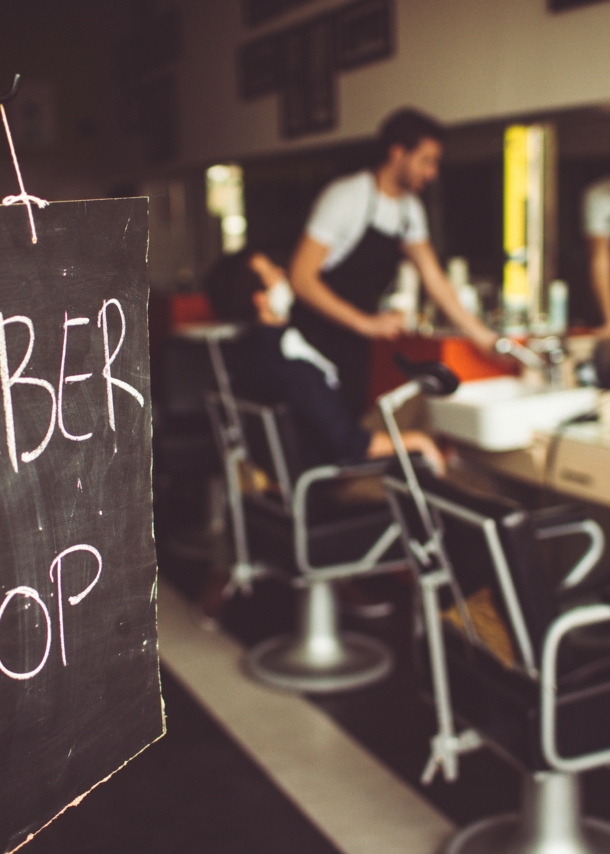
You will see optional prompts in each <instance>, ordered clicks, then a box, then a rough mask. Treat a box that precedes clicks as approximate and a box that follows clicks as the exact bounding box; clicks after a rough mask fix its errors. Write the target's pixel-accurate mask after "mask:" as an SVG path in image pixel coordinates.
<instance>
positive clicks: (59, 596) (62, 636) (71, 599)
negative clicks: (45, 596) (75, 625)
mask: <svg viewBox="0 0 610 854" xmlns="http://www.w3.org/2000/svg"><path fill="white" fill-rule="evenodd" d="M72 552H90V553H91V554H92V555H95V557H96V558H97V574H96V576H95V578H94V579H93V581H92V582H91V584H89V586H88V587H85V589H84V590H83V591H82V593H79V594H78V595H77V596H68V602H69V603H70V605H78V603H79V602H82V600H83V599H84V598H85V596H87V595H88V594H89V593H90V592H91V591H92V590H93V588H94V587H95V585H96V584H97V582H98V581H99V578H100V575H101V574H102V556H101V554H100V553H99V552H98V550H97V549H96V548H94V547H93V546H88V545H86V544H83V545H79V546H70V547H69V548H67V549H64V550H63V552H60V553H59V554H58V555H57V557H56V558H55V560H54V561H53V563H52V564H51V566H50V568H49V575H50V577H51V581H55V579H54V578H53V570H54V569H55V567H57V609H58V611H59V642H60V645H61V660H62V661H63V663H64V667H66V666H67V664H68V661H67V659H66V638H65V632H64V603H63V593H62V584H61V582H62V577H61V573H62V569H63V565H62V561H63V559H64V558H65V556H66V555H69V554H72Z"/></svg>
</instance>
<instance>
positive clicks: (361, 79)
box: [178, 0, 610, 163]
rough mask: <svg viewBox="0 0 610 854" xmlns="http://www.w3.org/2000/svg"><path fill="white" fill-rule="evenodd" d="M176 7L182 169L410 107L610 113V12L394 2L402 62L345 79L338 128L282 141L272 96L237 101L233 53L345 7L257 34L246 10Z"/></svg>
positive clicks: (283, 146) (454, 116)
mask: <svg viewBox="0 0 610 854" xmlns="http://www.w3.org/2000/svg"><path fill="white" fill-rule="evenodd" d="M178 2H179V5H180V6H181V8H182V12H183V21H184V32H185V50H184V57H183V59H182V61H181V62H180V64H179V66H178V72H179V76H180V88H181V102H182V128H181V135H182V156H181V160H182V162H183V163H197V162H202V161H203V162H209V161H212V160H214V159H222V158H227V157H231V156H235V157H237V156H244V155H252V154H256V153H263V152H272V151H279V150H288V149H291V148H295V147H302V146H310V145H318V144H327V143H329V142H333V141H338V140H343V139H349V138H356V137H360V136H365V135H368V134H371V133H373V132H374V130H375V128H376V127H377V125H378V123H379V121H380V119H382V118H383V116H385V115H386V114H387V113H389V112H390V111H391V110H393V109H395V108H397V107H400V106H403V105H406V104H409V105H412V106H416V107H419V108H422V109H425V110H427V111H429V112H430V113H432V114H435V115H436V116H437V117H439V118H440V119H442V120H444V121H446V122H449V123H457V122H464V121H471V120H476V119H484V118H491V117H501V116H504V115H510V114H515V113H523V112H529V111H538V110H546V109H554V108H558V107H568V106H579V105H588V104H596V103H600V102H608V103H610V50H609V49H608V36H609V35H610V2H602V3H597V4H593V5H591V6H588V7H584V8H581V9H576V10H574V11H570V12H563V13H561V14H551V13H550V12H548V11H547V10H546V0H395V3H396V13H397V15H396V17H397V22H396V24H397V26H396V30H397V52H396V54H395V55H394V56H393V57H392V58H391V59H389V60H385V61H381V62H378V63H375V64H373V65H370V66H367V67H364V68H361V69H357V70H354V71H351V72H346V73H341V74H340V75H339V86H338V105H339V116H338V125H337V128H336V129H335V130H333V131H331V132H329V133H324V134H317V135H311V136H305V137H302V138H300V139H298V140H291V141H286V140H282V139H281V138H280V136H279V131H278V109H277V99H276V97H275V96H269V97H265V98H262V99H259V100H255V101H251V102H242V101H240V100H239V98H238V96H237V82H236V68H235V53H236V49H237V47H238V45H239V44H241V43H242V42H243V41H244V40H246V39H248V38H252V37H254V36H258V35H262V34H264V33H266V32H270V31H273V30H275V29H280V28H282V27H284V26H286V25H288V24H290V23H293V22H296V21H298V20H301V19H304V18H307V17H310V16H312V15H313V14H315V13H316V12H320V11H324V10H326V9H329V8H332V7H335V6H339V5H342V3H344V2H345V0H314V2H311V3H309V4H305V5H303V6H302V7H300V8H299V9H297V10H295V12H294V13H293V14H291V15H287V16H285V17H283V18H280V19H277V20H276V21H273V22H271V23H270V24H267V25H265V26H262V27H258V28H255V29H246V28H245V27H244V26H243V24H242V20H241V14H240V0H178Z"/></svg>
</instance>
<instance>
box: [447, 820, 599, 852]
mask: <svg viewBox="0 0 610 854" xmlns="http://www.w3.org/2000/svg"><path fill="white" fill-rule="evenodd" d="M581 828H582V838H581V839H569V838H563V839H557V838H554V839H553V838H546V839H545V838H544V836H536V835H532V836H529V838H527V839H526V838H524V836H523V831H522V817H521V816H520V815H519V814H518V813H512V814H510V815H496V816H492V817H491V818H484V819H482V820H481V821H477V822H475V823H474V824H471V825H469V826H468V827H465V828H464V829H463V830H461V831H460V832H459V833H458V834H457V836H454V837H453V839H452V840H451V842H450V843H449V845H448V846H447V847H446V848H445V849H444V851H443V854H607V852H608V851H610V824H608V822H605V821H602V820H601V819H596V818H583V819H582V824H581Z"/></svg>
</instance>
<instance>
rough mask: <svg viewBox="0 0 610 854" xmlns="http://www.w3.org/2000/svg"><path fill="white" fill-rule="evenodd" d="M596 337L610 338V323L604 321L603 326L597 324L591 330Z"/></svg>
mask: <svg viewBox="0 0 610 854" xmlns="http://www.w3.org/2000/svg"><path fill="white" fill-rule="evenodd" d="M593 334H594V335H595V337H596V338H610V323H604V325H603V326H598V327H597V328H596V329H594V330H593Z"/></svg>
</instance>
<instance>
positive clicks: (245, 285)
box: [204, 247, 264, 322]
mask: <svg viewBox="0 0 610 854" xmlns="http://www.w3.org/2000/svg"><path fill="white" fill-rule="evenodd" d="M256 252H257V250H256V249H253V248H251V247H246V248H245V249H240V251H239V252H234V253H233V254H231V255H223V256H222V258H220V259H219V260H218V261H216V263H215V264H214V266H213V267H212V269H211V270H210V272H209V273H208V275H207V276H206V278H205V281H204V290H205V291H206V293H207V295H208V297H209V300H210V303H211V305H212V309H213V310H214V314H215V315H216V317H217V318H218V319H219V320H232V321H244V322H249V321H253V320H255V319H256V316H257V312H256V307H255V306H254V303H253V302H252V296H253V294H254V293H256V291H262V290H264V285H263V283H262V281H261V279H260V277H259V275H258V273H255V272H254V270H251V269H250V267H249V263H250V259H251V258H252V256H253V255H255V254H256Z"/></svg>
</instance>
